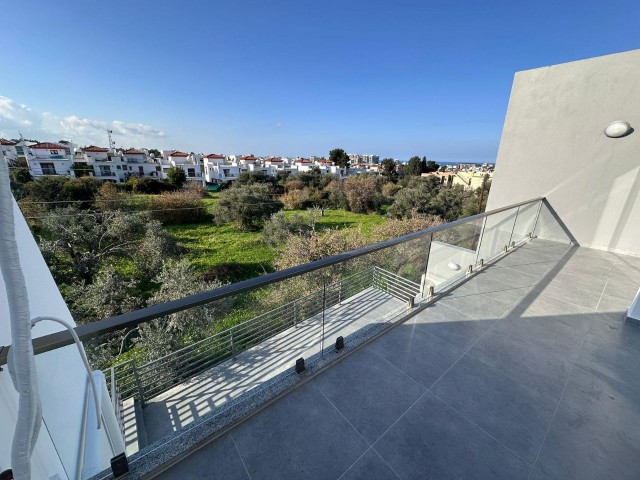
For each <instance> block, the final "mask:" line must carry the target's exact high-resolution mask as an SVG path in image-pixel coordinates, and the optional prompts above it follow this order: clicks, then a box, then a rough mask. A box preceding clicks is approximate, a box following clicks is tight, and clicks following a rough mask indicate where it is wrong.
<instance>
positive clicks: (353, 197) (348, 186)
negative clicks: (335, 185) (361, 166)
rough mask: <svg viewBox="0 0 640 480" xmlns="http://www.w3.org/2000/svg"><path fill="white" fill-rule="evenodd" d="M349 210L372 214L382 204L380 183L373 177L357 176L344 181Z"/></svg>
mask: <svg viewBox="0 0 640 480" xmlns="http://www.w3.org/2000/svg"><path fill="white" fill-rule="evenodd" d="M344 191H345V193H346V195H347V202H348V204H349V210H351V211H352V212H358V213H371V212H375V211H376V210H378V207H380V205H381V204H382V200H383V199H382V194H381V193H380V189H379V187H378V181H377V179H376V178H375V177H374V176H371V175H357V176H355V177H349V178H347V179H346V180H345V181H344Z"/></svg>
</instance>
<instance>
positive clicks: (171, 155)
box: [169, 152, 189, 157]
mask: <svg viewBox="0 0 640 480" xmlns="http://www.w3.org/2000/svg"><path fill="white" fill-rule="evenodd" d="M169 156H170V157H188V156H189V154H188V153H184V152H173V153H170V154H169Z"/></svg>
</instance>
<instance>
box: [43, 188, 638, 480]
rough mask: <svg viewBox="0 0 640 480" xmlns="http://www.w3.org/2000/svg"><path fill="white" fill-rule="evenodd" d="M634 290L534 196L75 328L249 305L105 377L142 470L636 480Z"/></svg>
mask: <svg viewBox="0 0 640 480" xmlns="http://www.w3.org/2000/svg"><path fill="white" fill-rule="evenodd" d="M541 237H546V238H541ZM638 282H640V259H638V258H636V257H629V256H624V255H619V254H614V253H609V252H604V251H598V250H592V249H587V248H582V247H578V246H576V245H575V244H574V242H573V241H572V238H571V235H570V233H569V232H568V231H567V230H566V227H565V226H564V225H563V224H562V222H561V221H559V219H558V217H557V215H556V214H555V212H554V211H553V209H552V208H551V206H550V205H549V204H548V202H546V200H544V199H534V200H530V201H526V202H522V203H520V204H516V205H512V206H508V207H504V208H501V209H498V210H494V211H491V212H487V213H483V214H479V215H476V216H473V217H469V218H465V219H462V220H458V221H456V222H453V223H450V224H445V225H440V226H437V227H433V228H430V229H427V230H425V231H422V232H417V233H414V234H410V235H406V236H404V237H399V238H397V239H393V240H390V241H387V242H384V243H381V244H375V245H372V246H369V247H365V248H364V249H361V250H357V251H354V252H349V253H345V254H342V255H339V256H337V257H330V258H328V259H324V260H320V261H318V262H314V263H311V264H306V265H302V266H300V267H295V268H293V269H289V270H284V271H281V272H276V273H273V274H269V275H265V276H263V277H258V278H256V279H252V280H248V281H245V282H241V283H239V284H234V285H229V286H226V287H222V288H219V289H216V290H213V291H210V292H205V293H203V294H197V295H193V296H191V297H187V298H185V299H181V300H176V301H173V302H169V303H166V304H162V305H157V306H154V307H148V308H146V309H143V310H139V311H136V312H131V313H129V314H125V315H122V316H120V317H114V318H111V319H106V320H103V321H100V322H97V323H95V324H90V325H87V326H81V327H77V328H76V331H77V332H78V334H79V336H80V337H81V338H82V339H83V340H84V341H85V343H86V342H88V343H89V344H91V343H92V342H97V343H100V342H101V339H102V337H103V336H104V335H107V334H108V333H109V332H111V331H115V330H119V329H122V328H133V327H135V326H137V325H140V324H144V323H147V322H149V321H152V320H154V319H156V318H165V317H166V318H169V317H168V316H169V315H174V314H176V313H178V314H184V313H188V314H192V315H205V316H206V318H212V319H214V318H220V315H222V314H224V312H229V311H230V309H231V308H232V306H233V308H235V309H237V308H238V305H242V306H245V307H246V306H247V305H251V306H253V305H254V304H255V303H256V302H257V303H258V304H259V305H261V306H260V308H258V310H256V309H249V310H248V311H247V312H246V313H247V314H248V313H251V312H253V314H252V315H253V316H252V315H248V317H249V318H248V319H247V320H245V321H243V322H241V323H239V324H236V325H233V326H232V327H230V328H227V329H225V330H221V331H218V332H217V333H215V334H213V335H212V336H210V337H207V338H205V339H204V340H200V341H198V342H195V343H192V344H189V345H187V346H185V347H184V348H182V349H180V350H178V351H174V352H171V353H169V354H168V355H165V356H163V357H159V358H157V359H154V360H152V361H151V362H147V363H144V364H140V363H138V364H136V362H135V361H134V360H131V361H128V362H125V363H124V364H120V365H117V366H115V367H113V368H111V369H110V370H108V371H106V372H105V376H106V379H107V385H108V387H109V391H110V393H111V404H112V406H113V411H114V412H116V416H117V417H114V418H117V422H118V424H119V428H120V430H121V432H122V438H123V439H124V444H123V446H122V447H117V446H115V447H114V450H113V454H114V456H115V455H117V454H118V453H121V452H122V451H124V452H126V455H127V457H128V463H129V469H130V474H131V475H132V476H133V477H134V478H138V477H141V476H145V477H147V476H149V477H154V476H159V477H158V478H192V477H195V476H203V477H205V478H217V476H221V477H222V478H377V477H376V476H379V477H380V478H402V479H406V478H459V477H475V478H567V477H572V476H578V477H580V478H602V477H603V476H605V475H607V474H614V473H615V476H616V477H619V478H632V477H635V476H637V472H638V471H640V461H638V460H637V458H638V456H637V453H638V447H637V446H636V445H637V442H635V441H634V440H635V439H636V437H637V435H636V434H635V431H636V430H637V429H635V428H634V425H635V421H637V420H638V416H639V411H640V402H639V400H640V380H638V379H637V378H636V377H637V376H636V375H635V374H634V373H633V372H634V370H635V368H634V367H636V364H637V358H638V357H637V354H638V353H639V352H640V330H638V329H637V328H634V327H633V326H631V325H629V324H626V323H625V318H626V309H627V307H628V305H629V304H630V302H631V300H632V299H633V296H634V294H635V290H636V285H637V283H638ZM261 299H262V300H261ZM264 299H267V300H266V303H265V300H264ZM264 305H270V308H269V309H265V308H264ZM233 311H237V310H233ZM65 337H66V336H65V335H62V334H60V333H58V334H55V335H50V336H48V337H47V336H45V337H41V338H38V339H36V340H35V342H34V346H35V350H36V353H44V352H47V351H50V350H52V349H56V348H59V347H61V346H64V345H67V344H69V343H70V340H69V338H65ZM338 337H340V338H341V339H344V347H342V348H340V347H341V345H339V343H338V341H337V340H338ZM299 359H304V361H305V363H304V366H301V365H300V363H299ZM103 408H104V407H103ZM107 416H108V415H106V416H105V418H106V417H107ZM85 425H86V422H85ZM88 434H90V432H88V431H87V432H85V433H84V435H85V436H86V435H88ZM110 435H114V432H111V433H110ZM115 435H116V436H117V435H118V434H117V432H115ZM112 444H113V445H117V442H112ZM104 467H107V466H106V465H105V466H104ZM104 467H103V468H104ZM110 476H111V470H110V469H106V470H104V471H103V472H102V473H100V474H98V475H95V477H94V478H109V477H110Z"/></svg>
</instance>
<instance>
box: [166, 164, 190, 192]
mask: <svg viewBox="0 0 640 480" xmlns="http://www.w3.org/2000/svg"><path fill="white" fill-rule="evenodd" d="M167 180H168V181H169V183H170V184H171V185H173V186H174V187H176V188H181V187H182V185H184V182H186V181H187V174H186V173H184V170H183V169H182V168H180V167H171V168H170V169H169V170H167Z"/></svg>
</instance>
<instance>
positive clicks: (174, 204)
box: [147, 190, 207, 223]
mask: <svg viewBox="0 0 640 480" xmlns="http://www.w3.org/2000/svg"><path fill="white" fill-rule="evenodd" d="M147 205H148V208H149V210H150V213H151V216H152V218H154V219H156V220H159V221H160V222H162V223H194V222H200V221H202V220H203V219H204V218H206V216H207V210H206V208H205V205H204V203H203V201H202V198H201V197H200V195H198V193H196V192H193V191H190V190H181V191H178V192H165V193H162V194H160V195H157V196H155V197H151V198H150V199H149V201H148V203H147Z"/></svg>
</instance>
